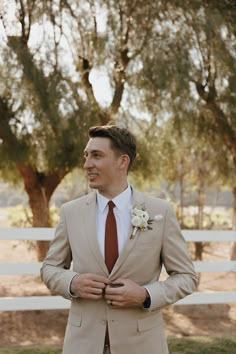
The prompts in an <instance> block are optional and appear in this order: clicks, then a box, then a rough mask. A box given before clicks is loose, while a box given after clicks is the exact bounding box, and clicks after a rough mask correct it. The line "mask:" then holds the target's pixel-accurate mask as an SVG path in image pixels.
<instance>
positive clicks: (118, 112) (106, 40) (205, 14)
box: [0, 0, 236, 198]
mask: <svg viewBox="0 0 236 354" xmlns="http://www.w3.org/2000/svg"><path fill="white" fill-rule="evenodd" d="M13 2H14V3H15V16H14V15H13V16H14V21H13V22H11V20H10V19H9V17H8V16H7V9H8V5H6V8H5V9H4V11H5V13H4V12H3V16H2V19H3V25H4V29H5V33H4V38H5V40H4V41H2V42H1V44H0V52H1V57H2V61H1V62H0V77H1V86H0V170H1V171H2V172H1V173H2V176H3V177H4V178H6V179H11V178H14V179H15V180H16V179H17V178H22V174H23V172H22V171H23V168H25V166H27V167H30V168H29V170H30V171H31V172H32V171H33V172H34V176H33V177H34V178H35V179H36V180H37V179H38V176H43V177H44V179H46V180H47V183H45V184H46V185H47V186H49V185H50V188H49V189H50V190H48V191H46V194H47V196H48V198H50V196H51V194H52V191H53V190H54V189H55V188H56V187H57V185H58V183H59V182H60V181H61V180H62V178H63V177H64V176H65V175H66V174H67V173H69V172H70V171H72V170H73V169H74V168H75V167H77V166H79V167H81V166H82V155H83V149H84V146H85V144H86V141H87V130H88V128H89V127H90V126H92V125H97V124H107V123H110V122H119V123H120V124H122V125H125V126H127V127H128V128H130V129H131V130H132V131H134V132H135V134H136V135H137V140H138V156H137V161H136V163H135V166H134V174H136V175H137V176H134V174H133V176H131V177H132V178H133V179H134V180H135V178H136V182H137V183H138V184H142V185H143V186H144V185H145V186H147V185H148V183H152V182H154V181H155V183H159V182H160V181H161V180H163V179H165V180H167V181H168V183H169V184H172V185H174V183H175V182H178V183H182V182H184V183H185V187H186V190H185V192H187V188H193V185H195V188H198V183H199V178H198V173H199V169H200V168H201V165H204V167H205V170H206V180H207V181H206V184H207V185H211V184H212V183H214V179H216V178H217V179H219V176H220V178H221V179H222V180H223V182H224V183H228V184H230V185H232V186H233V185H234V184H235V166H236V115H235V82H236V61H235V44H236V38H235V33H236V32H235V31H236V15H235V7H234V4H233V1H227V0H224V1H220V2H219V1H216V0H213V1H204V2H202V1H198V0H194V1H187V2H183V1H179V0H173V1H151V0H147V1H145V2H143V1H141V0H137V1H135V3H134V2H133V1H131V0H121V1H115V0H97V1H95V2H91V1H87V0H86V1H84V0H74V1H73V2H72V1H70V0H63V1H60V4H59V2H58V1H56V0H52V1H44V2H41V1H38V0H33V1H30V2H29V1H25V0H23V1H20V2H19V1H13ZM36 30H37V33H36ZM95 72H97V73H99V75H100V73H103V75H105V77H106V78H107V79H108V81H109V86H110V88H111V90H110V93H109V96H110V97H107V99H106V102H101V101H100V100H99V99H98V98H97V96H96V94H95V93H96V85H95V81H97V82H98V81H99V80H100V78H99V76H97V77H96V79H95V80H92V77H93V74H94V73H95ZM102 84H103V83H102V82H101V85H100V87H99V90H100V91H102V90H103V86H102ZM143 117H145V119H144V118H143ZM146 118H147V119H146ZM219 146H220V149H219ZM22 163H23V164H24V166H23V168H22ZM24 171H25V169H24ZM32 175H33V173H32ZM32 175H31V176H32ZM52 175H53V176H52ZM55 175H56V177H57V178H55ZM23 178H24V182H25V184H26V182H28V180H29V173H28V174H27V175H26V174H25V175H24V177H23ZM50 178H51V180H50ZM53 178H54V180H53V181H54V185H53V186H52V183H51V184H50V183H49V181H50V182H51V181H52V179H53ZM32 180H33V178H32ZM42 180H43V178H42ZM183 180H184V181H183ZM186 180H187V182H186ZM37 182H38V181H37ZM39 182H40V183H42V181H39ZM33 183H34V181H33ZM35 185H37V183H34V186H35ZM41 187H42V186H40V188H41ZM35 188H36V187H35ZM43 188H46V186H45V185H43ZM27 191H28V193H30V192H29V191H32V186H30V187H28V189H27Z"/></svg>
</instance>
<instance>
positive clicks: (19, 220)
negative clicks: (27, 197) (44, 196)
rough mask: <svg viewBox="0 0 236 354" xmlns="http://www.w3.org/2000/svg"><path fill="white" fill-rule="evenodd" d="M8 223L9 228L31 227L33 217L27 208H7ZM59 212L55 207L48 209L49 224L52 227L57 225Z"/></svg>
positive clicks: (18, 206) (21, 206)
mask: <svg viewBox="0 0 236 354" xmlns="http://www.w3.org/2000/svg"><path fill="white" fill-rule="evenodd" d="M7 215H8V222H9V225H10V226H11V227H32V226H33V217H32V211H31V210H30V208H29V206H25V205H22V204H20V205H16V206H12V207H8V208H7ZM58 217H59V210H58V208H57V207H56V206H55V205H52V206H51V207H50V224H51V225H52V227H54V226H55V225H56V224H57V221H58Z"/></svg>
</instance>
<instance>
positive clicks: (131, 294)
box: [105, 278, 148, 307]
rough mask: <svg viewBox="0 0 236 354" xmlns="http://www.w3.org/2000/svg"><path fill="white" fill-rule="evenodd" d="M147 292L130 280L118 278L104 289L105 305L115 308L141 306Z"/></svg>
mask: <svg viewBox="0 0 236 354" xmlns="http://www.w3.org/2000/svg"><path fill="white" fill-rule="evenodd" d="M147 295H148V292H147V290H146V289H145V288H143V287H142V286H140V285H138V284H137V283H135V282H134V281H132V280H130V279H123V278H119V279H116V280H115V281H113V282H112V283H111V284H110V285H108V286H107V287H106V291H105V299H106V300H107V303H108V304H109V305H111V302H112V306H116V307H135V306H141V305H142V304H143V302H144V301H145V299H146V297H147Z"/></svg>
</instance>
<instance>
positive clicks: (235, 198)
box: [230, 186, 236, 261]
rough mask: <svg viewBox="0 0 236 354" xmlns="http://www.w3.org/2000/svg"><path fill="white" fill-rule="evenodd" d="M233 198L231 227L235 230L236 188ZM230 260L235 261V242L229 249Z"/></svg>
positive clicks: (235, 188)
mask: <svg viewBox="0 0 236 354" xmlns="http://www.w3.org/2000/svg"><path fill="white" fill-rule="evenodd" d="M233 196H234V201H233V223H232V224H233V225H232V229H233V230H236V186H235V187H234V188H233ZM230 259H231V260H232V261H236V242H234V243H233V245H232V249H231V255H230Z"/></svg>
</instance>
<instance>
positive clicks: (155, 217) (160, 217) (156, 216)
mask: <svg viewBox="0 0 236 354" xmlns="http://www.w3.org/2000/svg"><path fill="white" fill-rule="evenodd" d="M162 219H163V215H161V214H159V215H155V216H154V220H155V221H160V220H162Z"/></svg>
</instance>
